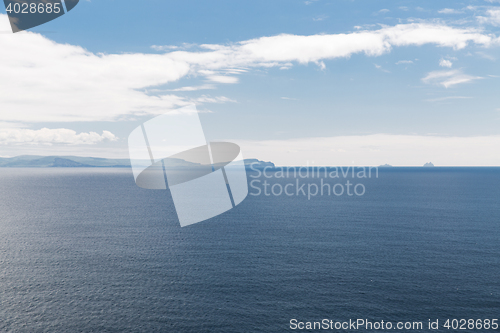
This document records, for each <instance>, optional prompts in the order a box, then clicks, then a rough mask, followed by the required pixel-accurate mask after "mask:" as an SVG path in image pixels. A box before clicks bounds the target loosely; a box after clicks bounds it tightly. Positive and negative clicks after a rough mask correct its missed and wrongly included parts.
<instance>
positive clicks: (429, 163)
mask: <svg viewBox="0 0 500 333" xmlns="http://www.w3.org/2000/svg"><path fill="white" fill-rule="evenodd" d="M424 167H426V168H432V167H434V164H432V162H428V163H425V164H424Z"/></svg>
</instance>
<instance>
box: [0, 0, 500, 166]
mask: <svg viewBox="0 0 500 333" xmlns="http://www.w3.org/2000/svg"><path fill="white" fill-rule="evenodd" d="M499 27H500V2H498V1H494V0H491V1H483V0H481V1H479V0H478V1H468V2H455V1H342V0H335V1H328V0H317V1H290V0H289V1H237V2H236V1H141V2H139V3H138V2H137V1H126V0H122V1H109V0H101V1H99V0H93V1H80V4H79V5H78V6H77V7H76V8H75V9H74V10H73V11H71V12H70V13H68V14H67V15H64V16H62V17H61V18H59V19H56V20H54V21H52V22H49V23H47V24H45V25H42V26H39V27H36V28H34V29H31V32H29V33H28V32H22V33H18V34H15V35H13V34H9V33H8V29H9V26H8V20H7V17H6V16H5V15H2V16H0V30H1V31H2V33H1V34H0V50H1V51H0V60H1V63H2V64H3V68H0V78H1V80H0V82H3V83H0V84H1V85H2V87H0V88H2V89H1V91H3V93H0V107H1V108H0V156H15V155H20V154H40V155H55V154H72V155H84V156H102V157H126V156H127V136H128V134H129V133H130V132H131V131H132V130H133V129H134V128H136V127H137V126H139V125H140V124H141V123H142V122H144V121H145V120H148V119H151V118H152V117H154V116H155V115H158V114H162V113H163V112H167V111H169V110H173V109H175V108H178V107H182V106H185V105H186V104H189V103H195V104H196V105H197V108H198V110H199V111H200V118H201V120H202V123H203V125H204V130H205V134H206V136H207V138H208V139H209V140H230V141H233V142H237V143H239V144H240V145H241V147H242V150H243V153H244V155H245V157H256V158H260V159H265V160H272V161H274V162H276V163H277V164H281V165H284V164H293V165H304V164H307V163H309V164H312V163H315V164H330V165H345V164H357V165H359V164H367V165H377V164H383V163H390V164H394V165H421V164H423V163H425V162H428V161H431V160H432V161H433V162H434V163H435V164H438V165H500V156H497V155H500V154H498V151H500V150H499V149H498V148H500V145H499V143H500V137H499V135H500V133H499V128H500V127H499V125H500V101H499V98H498V88H499V87H500V84H499V83H500V81H499V80H500V68H499V65H498V57H500V52H499V51H500V39H499V36H500V34H499ZM42 129H44V130H43V131H42ZM103 131H106V132H103Z"/></svg>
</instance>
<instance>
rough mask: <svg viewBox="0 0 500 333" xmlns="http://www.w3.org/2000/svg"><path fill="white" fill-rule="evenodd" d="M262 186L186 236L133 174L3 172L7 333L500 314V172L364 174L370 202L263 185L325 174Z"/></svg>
mask: <svg viewBox="0 0 500 333" xmlns="http://www.w3.org/2000/svg"><path fill="white" fill-rule="evenodd" d="M256 176H257V175H255V174H254V175H253V177H256ZM253 177H249V182H251V181H254V180H258V181H260V183H259V182H254V183H253V187H250V195H249V196H248V197H247V199H246V200H245V201H243V203H241V204H240V205H238V206H237V207H236V208H234V209H232V210H230V211H228V212H226V213H224V214H222V215H220V216H217V217H215V218H212V219H210V220H207V221H204V222H201V223H198V224H194V225H191V226H188V227H184V228H181V227H180V226H179V222H178V220H177V216H176V212H175V208H174V205H173V203H172V198H171V197H170V194H169V192H168V191H165V190H163V191H162V190H144V189H141V188H139V187H137V186H136V185H135V183H134V179H133V176H132V173H131V170H129V169H105V168H89V169H79V168H75V169H72V168H61V169H57V168H47V169H43V168H40V169H7V168H3V169H0V189H1V190H0V304H1V306H0V332H295V331H304V332H305V331H308V330H305V329H304V330H300V329H298V328H296V329H292V327H291V326H292V325H291V320H296V322H304V323H306V322H318V321H322V320H323V319H328V320H332V321H333V322H336V321H338V322H348V321H349V320H350V319H351V320H357V319H363V320H366V321H373V322H380V321H381V320H384V321H390V322H393V323H396V322H416V321H421V322H423V323H424V327H423V330H420V331H431V330H429V329H428V328H427V323H428V320H429V319H431V321H435V320H439V323H440V325H441V326H442V325H443V324H444V323H445V321H446V320H447V319H450V320H452V319H474V320H477V319H481V320H484V319H490V320H492V319H495V318H498V319H500V311H499V310H500V278H499V277H500V204H499V200H500V168H437V167H436V168H380V169H379V174H378V178H377V177H372V178H361V179H359V178H358V179H350V180H351V181H352V183H353V184H362V185H363V188H361V187H358V194H360V193H361V189H363V190H364V192H363V195H357V194H353V195H351V196H350V195H348V194H347V193H345V191H344V193H343V194H342V195H335V194H331V195H326V194H325V195H316V196H312V197H309V198H308V196H307V195H302V193H297V192H296V191H294V192H293V195H286V194H281V195H274V194H273V193H272V192H268V194H269V195H265V193H264V191H263V190H264V189H263V187H262V186H263V185H262V184H263V182H264V181H266V180H267V181H268V182H269V183H270V184H271V185H270V186H272V185H273V184H274V185H275V184H280V186H281V188H284V186H286V184H296V183H295V182H296V181H297V180H299V181H300V182H302V183H305V184H316V185H318V184H320V183H319V182H320V181H321V180H320V179H318V178H314V179H312V178H307V179H302V178H300V179H298V178H296V177H293V176H291V175H289V176H288V177H287V178H275V177H274V178H271V179H268V178H265V177H264V175H261V176H260V177H259V178H253ZM351 178H352V177H351ZM324 181H328V182H330V183H332V184H333V183H336V182H339V183H345V181H346V180H345V179H324ZM280 186H275V188H274V189H275V192H274V193H278V192H279V191H278V190H279V187H280ZM305 186H306V188H307V186H308V185H305ZM256 187H259V188H260V189H261V190H262V192H261V193H260V195H255V194H257V192H258V191H257V190H256ZM339 188H340V187H339ZM339 188H338V189H339ZM289 193H292V192H289ZM316 331H331V332H334V331H335V332H338V331H344V330H342V329H341V330H338V329H328V330H316ZM359 331H378V332H382V331H387V330H380V329H379V330H375V329H373V330H371V329H368V330H367V329H364V328H361V329H359ZM392 331H394V332H399V331H400V330H397V329H393V330H392ZM434 331H436V330H434ZM439 331H448V332H451V331H460V332H479V331H481V332H484V331H485V330H484V329H483V330H478V329H475V328H474V329H468V328H466V329H463V330H453V329H452V328H451V329H446V328H444V327H440V329H439ZM486 331H488V332H489V331H492V332H493V331H495V330H493V329H490V330H486ZM496 331H498V329H497V330H496Z"/></svg>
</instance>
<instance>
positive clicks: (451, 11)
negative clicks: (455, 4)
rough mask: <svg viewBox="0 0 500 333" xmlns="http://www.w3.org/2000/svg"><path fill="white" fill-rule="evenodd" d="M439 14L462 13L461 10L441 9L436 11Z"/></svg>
mask: <svg viewBox="0 0 500 333" xmlns="http://www.w3.org/2000/svg"><path fill="white" fill-rule="evenodd" d="M438 13H439V14H461V13H463V12H462V11H461V10H457V9H452V8H443V9H441V10H438Z"/></svg>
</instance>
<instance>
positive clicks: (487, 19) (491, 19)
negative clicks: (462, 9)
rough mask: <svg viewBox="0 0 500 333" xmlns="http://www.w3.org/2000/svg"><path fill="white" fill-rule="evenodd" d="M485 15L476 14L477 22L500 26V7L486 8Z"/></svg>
mask: <svg viewBox="0 0 500 333" xmlns="http://www.w3.org/2000/svg"><path fill="white" fill-rule="evenodd" d="M486 15H487V16H478V17H477V19H478V20H479V23H482V24H491V25H493V26H496V27H498V26H500V9H488V10H487V11H486Z"/></svg>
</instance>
